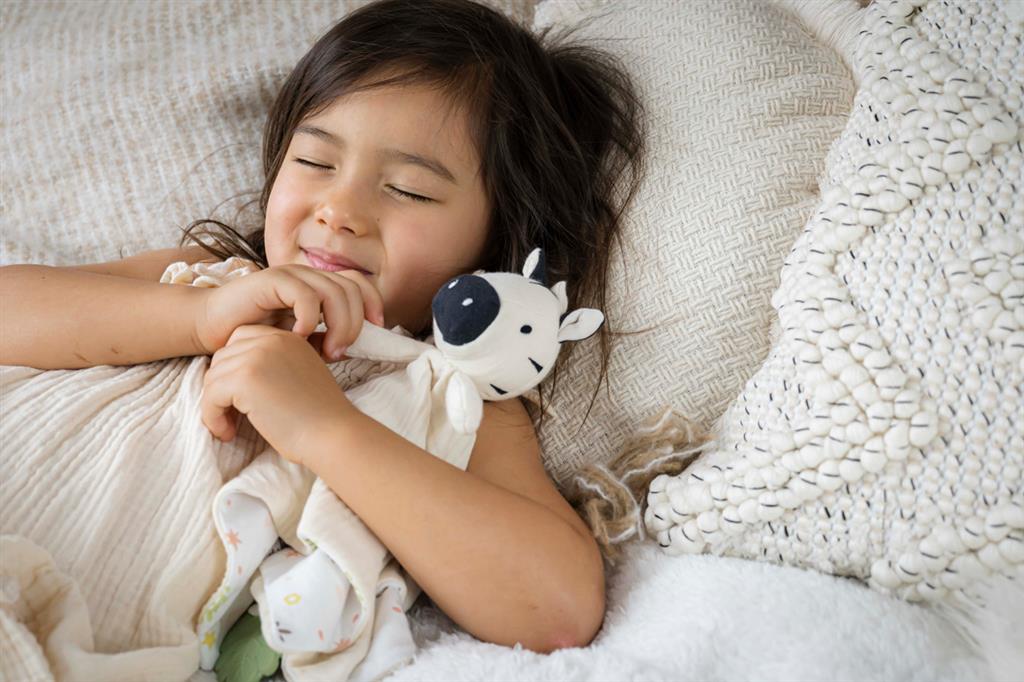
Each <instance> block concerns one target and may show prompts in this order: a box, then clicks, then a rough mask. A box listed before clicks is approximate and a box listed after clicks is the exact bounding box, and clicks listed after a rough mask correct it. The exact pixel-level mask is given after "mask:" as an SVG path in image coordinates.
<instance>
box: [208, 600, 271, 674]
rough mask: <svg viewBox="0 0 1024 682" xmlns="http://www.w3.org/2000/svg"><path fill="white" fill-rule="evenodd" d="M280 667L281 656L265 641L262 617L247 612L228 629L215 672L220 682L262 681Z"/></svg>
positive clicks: (214, 668) (215, 665)
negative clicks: (261, 624)
mask: <svg viewBox="0 0 1024 682" xmlns="http://www.w3.org/2000/svg"><path fill="white" fill-rule="evenodd" d="M280 664H281V654H279V653H277V652H276V651H274V650H273V649H271V648H270V647H269V646H267V643H266V642H265V641H264V640H263V633H262V632H261V631H260V619H259V617H258V616H253V615H250V614H249V612H248V611H247V612H245V613H243V614H242V617H241V618H239V619H238V621H237V622H236V623H235V624H234V625H233V626H232V627H231V629H230V630H228V634H227V636H226V637H225V638H224V642H223V643H222V644H221V647H220V656H218V657H217V662H216V663H215V664H214V665H213V670H214V672H216V673H217V682H260V680H262V679H263V678H264V677H267V676H270V675H273V674H274V673H275V672H277V668H278V666H280Z"/></svg>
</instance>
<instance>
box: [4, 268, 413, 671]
mask: <svg viewBox="0 0 1024 682" xmlns="http://www.w3.org/2000/svg"><path fill="white" fill-rule="evenodd" d="M193 271H194V272H197V273H199V276H198V277H195V278H194V279H195V280H196V281H192V280H191V279H189V281H188V283H192V284H195V285H198V286H212V285H215V282H216V281H217V280H218V275H220V276H221V277H220V280H221V281H222V280H223V276H225V275H226V274H227V272H226V271H225V270H224V269H222V270H221V271H220V272H219V273H218V272H217V271H216V270H214V269H213V268H212V267H210V268H203V267H202V265H201V264H197V266H193ZM165 274H166V273H165ZM178 274H179V275H182V273H181V272H179V273H178ZM238 274H244V273H238ZM203 276H207V277H209V278H211V279H208V280H205V281H202V282H201V281H199V280H200V279H201V278H202V277H203ZM187 277H192V275H187ZM209 361H210V358H209V357H207V356H197V357H186V358H175V359H170V360H163V361H157V362H151V363H146V364H141V365H133V366H124V367H121V366H111V365H101V366H96V367H91V368H87V369H79V370H39V369H34V368H30V367H18V366H0V414H2V419H0V466H2V467H3V470H4V476H3V478H2V480H0V650H2V652H3V656H2V657H0V678H3V679H18V680H20V679H33V680H34V679H54V678H55V679H60V680H83V681H88V682H94V681H95V680H104V681H106V682H117V681H120V680H124V681H126V682H127V681H132V682H134V681H139V680H169V679H181V680H184V679H187V678H188V677H189V676H190V675H192V673H193V672H194V671H195V670H196V669H197V668H198V666H199V652H200V643H199V640H198V638H197V636H196V630H195V628H196V618H197V615H198V614H199V612H200V609H201V607H202V606H203V604H204V603H206V601H207V600H208V599H209V598H210V596H211V595H212V594H213V593H214V591H215V590H216V588H217V586H218V584H220V582H221V580H222V578H223V576H224V574H225V570H226V565H227V562H226V555H225V551H224V547H223V545H222V543H221V540H220V538H219V537H218V534H217V529H216V527H215V524H214V519H213V515H212V513H211V509H212V504H213V501H214V499H215V497H216V496H217V493H218V491H219V490H220V489H221V488H222V487H223V486H224V485H225V483H226V482H228V481H231V480H232V479H234V478H235V477H237V476H238V475H239V473H240V472H242V471H243V469H244V468H245V467H246V466H247V465H248V464H250V463H251V462H253V461H254V460H257V459H262V460H266V459H268V458H276V459H278V460H281V458H280V457H278V456H277V454H276V453H274V452H273V450H272V449H270V448H269V447H268V446H267V444H266V442H265V441H264V440H263V439H262V438H261V437H260V436H259V434H258V433H256V432H255V430H254V429H252V427H251V426H250V425H249V424H248V422H246V421H244V420H243V422H242V424H241V427H240V429H239V432H238V435H237V437H236V438H235V439H234V440H233V441H231V442H229V443H222V442H220V441H218V440H217V439H215V438H213V436H212V435H211V434H210V433H209V431H208V430H207V429H206V427H205V426H204V425H203V424H202V421H201V418H200V414H199V398H200V395H201V392H202V383H203V376H204V373H205V371H206V369H207V368H208V366H209ZM329 367H330V369H331V371H332V373H333V374H334V376H335V379H336V380H337V381H338V383H339V385H341V386H342V388H344V389H348V388H350V387H353V386H356V385H357V384H360V383H362V382H364V381H366V380H367V379H368V378H370V377H372V376H375V375H378V374H383V373H387V372H391V371H393V370H394V369H397V365H394V364H389V363H380V362H370V361H365V360H348V361H345V362H341V363H335V364H333V365H329ZM281 461H283V460H281ZM266 470H267V469H266V468H265V469H264V471H266ZM299 478H302V477H299ZM335 499H336V498H335ZM339 504H340V502H339ZM371 537H372V536H371ZM373 541H374V542H376V540H375V539H373ZM378 561H381V563H384V562H386V559H378ZM370 565H373V564H372V562H370ZM377 569H378V571H380V573H379V574H378V575H374V576H373V580H376V579H377V578H379V577H381V575H382V574H383V573H384V571H382V570H381V567H380V565H378V566H377ZM387 575H388V577H390V578H392V579H394V578H396V577H397V578H398V579H401V575H400V573H399V572H398V570H397V569H396V565H395V564H394V563H393V562H391V563H390V564H389V568H388V571H387ZM360 580H364V581H365V580H366V578H365V577H362V578H360ZM371 593H372V592H371ZM415 594H418V589H414V590H409V591H408V592H407V593H406V600H405V603H404V604H403V606H404V608H408V607H409V606H410V605H411V603H412V601H413V600H414V599H415ZM364 606H368V605H364ZM372 615H373V614H372V609H370V612H369V613H368V616H369V618H368V620H371V621H372ZM368 634H369V633H368ZM364 639H369V636H367V637H364ZM361 646H362V645H361ZM346 653H347V654H348V656H349V658H352V657H355V656H358V655H360V654H361V653H365V647H363V648H360V647H357V646H353V647H350V648H349V649H347V650H346V651H345V652H342V653H341V654H334V655H332V656H330V657H326V658H334V659H337V657H338V656H339V655H341V656H344V654H346ZM320 658H325V657H322V656H321V657H320ZM322 662H323V661H322V660H317V661H306V662H305V663H307V664H308V665H310V666H313V665H315V664H317V663H322ZM354 663H358V661H354ZM346 665H347V666H348V667H347V669H348V670H351V669H352V667H353V664H348V663H346Z"/></svg>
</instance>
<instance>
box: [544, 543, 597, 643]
mask: <svg viewBox="0 0 1024 682" xmlns="http://www.w3.org/2000/svg"><path fill="white" fill-rule="evenodd" d="M584 544H585V545H586V546H587V549H586V556H587V561H585V562H581V565H585V566H587V574H586V578H585V579H583V580H580V581H579V583H578V585H579V586H580V589H579V591H578V592H576V594H575V597H574V598H573V604H572V605H571V606H570V607H569V608H568V609H566V610H565V613H567V614H568V616H569V617H568V618H567V619H566V620H567V621H568V624H567V625H564V626H563V627H562V628H561V629H560V630H558V631H556V632H555V633H554V635H553V636H552V637H551V638H550V639H549V641H548V646H547V647H546V649H547V650H546V651H545V652H544V653H551V652H553V651H557V650H558V649H573V648H583V647H587V646H590V643H591V642H593V641H594V638H595V637H597V633H598V632H600V631H601V626H602V625H603V624H604V614H605V581H604V560H603V559H602V557H601V550H600V549H598V546H597V542H596V541H595V540H594V537H593V536H591V535H587V536H585V537H584Z"/></svg>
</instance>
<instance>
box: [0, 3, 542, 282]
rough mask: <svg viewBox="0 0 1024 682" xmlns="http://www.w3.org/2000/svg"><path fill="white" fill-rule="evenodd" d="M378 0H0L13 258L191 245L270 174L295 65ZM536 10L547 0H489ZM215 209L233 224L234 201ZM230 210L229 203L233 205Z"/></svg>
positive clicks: (2, 217)
mask: <svg viewBox="0 0 1024 682" xmlns="http://www.w3.org/2000/svg"><path fill="white" fill-rule="evenodd" d="M365 4H366V0H302V1H301V2H265V1H262V0H234V1H230V2H229V1H225V0H189V2H182V1H181V0H146V1H145V2H131V3H125V2H101V1H100V0H92V1H90V2H66V3H42V2H35V0H21V1H20V2H17V1H5V2H3V3H0V24H2V25H3V43H4V45H3V61H2V63H0V68H2V77H0V88H2V90H0V92H2V101H3V121H2V124H0V140H2V143H0V171H2V176H3V211H2V212H0V265H7V264H11V263H42V264H47V265H80V264H84V263H89V262H97V261H106V260H112V259H116V258H121V257H124V256H129V255H132V254H134V253H137V252H139V251H144V250H148V249H156V248H168V247H171V246H174V245H175V244H177V240H178V238H179V237H180V232H179V231H178V229H177V228H178V227H184V226H185V225H187V224H188V223H189V222H191V221H192V220H196V219H198V218H205V217H209V215H210V214H211V212H212V211H213V210H214V209H215V208H216V207H217V206H218V204H221V203H222V202H224V201H226V200H228V199H229V198H231V197H232V196H234V195H237V194H239V193H241V192H248V191H254V190H255V191H257V192H258V191H259V190H260V189H261V187H262V184H263V172H262V167H261V160H260V158H261V157H260V144H261V136H262V130H263V123H264V121H265V119H266V115H267V111H268V110H269V108H270V105H271V103H272V102H273V100H274V97H275V96H276V95H277V91H278V89H279V88H280V86H281V84H282V83H283V82H284V79H285V78H286V77H287V75H288V73H289V72H290V70H291V68H292V67H293V66H294V65H295V63H296V62H297V61H298V60H299V58H300V57H301V56H302V55H303V54H304V53H305V52H306V51H307V50H308V49H309V48H310V47H312V45H313V43H314V42H315V41H316V39H317V38H319V37H320V35H322V34H323V33H324V32H326V31H327V30H328V29H329V28H330V27H331V26H332V25H333V24H334V23H335V22H336V21H337V20H339V19H341V18H342V17H343V16H344V15H345V14H346V13H348V12H350V11H352V10H353V9H355V8H357V7H360V6H362V5H365ZM486 4H489V5H491V6H493V7H495V8H497V9H499V10H501V11H504V12H505V13H506V14H508V15H509V16H511V17H513V18H515V19H517V20H519V21H521V22H524V23H526V24H528V23H529V21H530V19H531V18H532V16H533V4H534V0H490V1H489V2H487V3H486ZM253 196H255V195H249V196H246V197H242V198H241V199H239V200H238V201H237V202H231V203H230V205H229V208H224V209H222V210H221V211H220V212H218V213H217V215H218V217H220V218H221V219H224V220H225V221H227V222H228V223H229V224H231V222H232V218H233V217H234V210H233V208H231V207H234V206H235V205H238V204H241V203H242V201H243V200H245V199H251V198H253ZM229 209H230V210H229Z"/></svg>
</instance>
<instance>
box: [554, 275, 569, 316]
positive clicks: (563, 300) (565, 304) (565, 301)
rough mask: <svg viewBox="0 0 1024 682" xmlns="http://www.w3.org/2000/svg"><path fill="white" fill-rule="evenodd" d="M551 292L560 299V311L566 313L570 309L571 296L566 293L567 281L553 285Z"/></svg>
mask: <svg viewBox="0 0 1024 682" xmlns="http://www.w3.org/2000/svg"><path fill="white" fill-rule="evenodd" d="M551 293H553V294H554V295H555V298H557V299H558V312H560V313H564V312H565V311H566V310H568V309H569V297H568V296H566V295H565V282H559V283H558V284H556V285H555V286H553V287H551Z"/></svg>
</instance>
